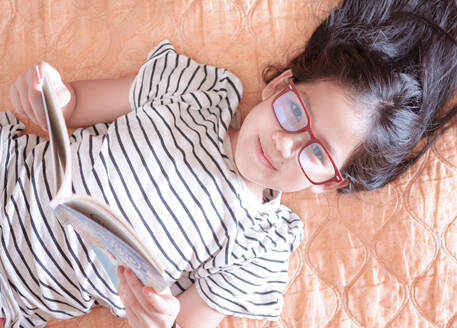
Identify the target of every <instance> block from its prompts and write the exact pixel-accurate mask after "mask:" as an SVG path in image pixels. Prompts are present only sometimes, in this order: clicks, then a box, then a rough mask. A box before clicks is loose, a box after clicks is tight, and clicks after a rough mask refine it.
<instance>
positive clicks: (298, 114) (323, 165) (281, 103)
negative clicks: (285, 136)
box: [273, 91, 335, 183]
mask: <svg viewBox="0 0 457 328" xmlns="http://www.w3.org/2000/svg"><path fill="white" fill-rule="evenodd" d="M273 110H274V112H275V115H276V117H277V119H278V121H279V124H280V125H281V126H282V128H283V129H284V130H286V131H289V132H296V131H299V130H302V129H304V128H305V127H306V126H307V125H308V117H307V115H306V113H305V110H304V109H303V106H302V104H301V102H300V100H299V99H298V97H297V95H296V94H295V92H293V91H287V92H285V93H284V94H282V95H281V96H280V97H278V98H277V99H276V100H275V101H274V103H273ZM298 158H299V162H300V165H301V167H302V169H303V171H304V172H305V173H306V175H307V176H308V178H309V179H310V180H311V181H312V182H315V183H319V182H324V181H326V180H329V179H331V178H332V177H334V176H335V169H334V167H333V164H332V162H331V160H330V158H329V156H328V155H327V152H326V151H325V150H324V148H323V147H322V146H321V145H320V144H319V143H317V142H315V143H312V144H310V145H308V146H306V147H305V148H303V149H302V150H301V151H300V154H299V156H298Z"/></svg>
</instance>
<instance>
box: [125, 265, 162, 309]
mask: <svg viewBox="0 0 457 328" xmlns="http://www.w3.org/2000/svg"><path fill="white" fill-rule="evenodd" d="M124 276H125V280H126V281H127V284H128V285H129V287H130V289H131V292H132V293H133V294H134V295H135V298H136V299H137V301H138V303H139V304H140V305H141V307H142V308H143V310H144V311H146V312H151V311H154V312H158V311H157V310H156V309H155V308H154V307H153V306H151V305H152V304H151V302H150V301H149V299H148V297H147V296H146V295H145V294H144V293H143V288H144V285H143V283H142V282H141V281H140V280H139V279H138V278H137V277H136V275H135V274H134V273H133V272H132V271H131V270H129V269H125V270H124Z"/></svg>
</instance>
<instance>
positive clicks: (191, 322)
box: [117, 267, 225, 328]
mask: <svg viewBox="0 0 457 328" xmlns="http://www.w3.org/2000/svg"><path fill="white" fill-rule="evenodd" d="M117 273H118V278H119V286H118V292H119V296H120V297H121V299H122V302H123V303H124V305H125V309H126V312H127V318H128V321H129V324H130V325H131V326H132V327H135V328H141V327H145V328H146V327H147V328H153V327H154V328H156V327H164V328H165V327H166V328H169V327H171V325H172V323H173V322H174V321H175V320H176V322H177V324H178V327H181V328H193V327H199V328H200V327H203V328H210V327H216V326H217V325H218V324H219V322H220V321H221V320H222V319H223V318H224V316H225V315H224V314H222V313H219V312H217V311H216V310H214V309H212V308H211V307H209V306H208V305H207V304H206V303H205V302H204V301H203V300H202V299H201V297H200V295H199V294H198V291H197V288H196V287H195V285H193V286H192V287H190V288H189V289H187V290H186V291H185V292H183V293H182V294H181V295H179V296H178V297H177V298H176V297H173V296H171V295H159V294H156V293H154V292H153V291H152V289H151V288H150V287H145V286H144V285H143V284H142V283H141V281H140V280H138V278H137V277H136V276H135V274H134V273H132V272H131V271H130V270H128V269H125V268H123V267H119V269H118V272H117ZM178 301H179V302H178Z"/></svg>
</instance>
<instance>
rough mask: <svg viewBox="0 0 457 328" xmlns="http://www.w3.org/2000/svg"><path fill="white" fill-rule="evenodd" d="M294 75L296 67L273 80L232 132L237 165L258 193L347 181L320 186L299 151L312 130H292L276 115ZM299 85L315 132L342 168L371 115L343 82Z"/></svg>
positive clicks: (326, 188) (294, 189)
mask: <svg viewBox="0 0 457 328" xmlns="http://www.w3.org/2000/svg"><path fill="white" fill-rule="evenodd" d="M290 77H291V73H290V71H286V72H284V73H283V74H281V75H280V76H278V77H277V78H276V79H274V80H273V81H271V82H270V83H269V84H268V85H267V86H266V87H265V89H264V90H263V92H262V102H261V103H259V104H258V105H257V106H255V107H254V108H252V110H251V111H250V112H249V113H248V115H247V116H246V118H245V120H244V121H243V124H242V125H241V128H240V130H239V131H236V132H233V133H232V135H231V139H232V148H233V153H234V161H235V164H236V166H237V169H238V171H239V172H240V174H241V176H242V178H243V179H244V181H245V182H246V185H247V186H248V188H250V189H251V191H253V193H254V194H256V195H261V192H262V190H263V189H264V188H271V189H274V190H280V191H283V192H294V191H298V190H303V189H306V188H309V187H312V189H313V191H315V192H322V191H325V190H329V189H334V188H338V187H340V186H341V185H338V184H336V183H329V184H326V185H319V186H316V185H313V184H312V183H311V182H310V181H309V180H308V179H307V178H306V176H305V175H304V174H303V172H302V170H301V168H300V164H299V162H298V154H299V151H300V150H301V149H302V147H303V146H304V145H305V144H306V142H307V141H308V140H309V138H310V135H309V133H308V132H306V131H305V132H302V133H288V132H287V131H285V130H284V129H282V128H281V126H280V125H279V123H278V121H277V119H276V117H275V114H274V112H273V110H272V102H273V100H274V98H275V96H276V95H278V94H279V93H280V92H281V91H282V90H283V89H284V88H285V87H286V86H287V85H288V79H289V78H290ZM296 87H297V90H298V91H299V93H300V95H301V97H302V99H303V101H304V103H305V104H306V107H307V110H308V112H309V114H310V122H311V128H312V130H313V133H314V135H315V136H316V138H318V139H319V140H320V141H321V142H322V143H323V144H324V145H325V146H326V147H327V149H328V150H329V152H330V155H331V157H332V159H333V160H334V162H335V164H336V165H337V166H338V168H341V167H342V166H343V164H344V163H345V161H346V160H347V159H348V158H349V156H350V155H351V153H352V151H353V150H354V149H355V147H356V146H357V145H358V144H360V143H361V142H362V141H363V138H364V134H365V130H366V128H364V127H365V126H366V123H365V120H362V119H361V118H360V116H359V115H357V113H358V110H357V109H356V108H355V105H354V104H353V102H351V101H350V99H349V98H348V95H347V92H346V90H345V89H344V88H343V87H342V86H341V85H340V84H338V83H337V82H334V81H317V82H313V83H307V84H305V83H299V84H296Z"/></svg>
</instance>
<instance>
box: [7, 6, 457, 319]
mask: <svg viewBox="0 0 457 328" xmlns="http://www.w3.org/2000/svg"><path fill="white" fill-rule="evenodd" d="M456 19H457V9H456V4H455V1H454V0H445V1H443V0H441V1H430V0H423V1H419V0H397V1H393V0H392V1H388V0H384V1H368V0H366V1H361V0H354V1H350V0H348V1H345V2H343V4H342V5H341V7H340V8H337V9H335V10H334V11H333V12H332V13H331V14H330V15H329V16H328V17H327V18H326V19H325V20H324V21H323V22H322V23H321V25H320V26H319V27H318V28H317V29H316V31H315V32H314V33H313V35H312V36H311V38H310V40H309V41H308V44H307V46H306V48H305V50H304V52H303V53H301V54H299V55H298V56H297V57H296V58H294V59H293V60H292V61H291V62H290V63H289V64H288V65H287V66H286V67H285V68H280V69H279V68H274V67H270V68H269V69H267V70H266V71H265V75H264V76H265V79H266V81H267V82H268V84H267V85H266V87H265V88H264V89H263V91H262V101H261V102H260V103H259V104H258V105H256V106H255V107H254V108H252V109H251V111H250V112H249V114H248V115H247V117H246V118H245V119H244V121H243V123H242V125H241V126H240V127H239V124H237V123H238V122H237V112H236V107H237V105H238V103H239V101H240V97H241V83H240V81H239V80H238V79H237V78H236V77H235V76H234V75H233V74H231V73H230V72H228V71H227V70H224V69H219V68H215V67H211V66H207V65H201V64H198V63H196V62H195V61H193V60H191V59H189V58H187V57H185V56H182V55H178V54H177V53H176V52H175V50H174V49H173V47H172V46H171V44H169V43H168V42H166V41H164V42H162V43H160V44H159V45H158V46H157V47H156V48H154V49H153V50H152V51H151V52H150V54H149V55H148V59H147V61H146V63H145V64H144V65H143V66H142V67H141V68H140V70H139V72H138V74H137V75H136V77H134V78H133V77H132V78H130V77H128V78H122V79H116V80H103V81H78V82H71V83H64V82H62V81H61V80H60V76H59V74H58V72H57V71H55V70H54V69H53V68H52V67H51V66H49V65H48V64H46V63H41V64H40V69H41V71H42V72H43V71H47V73H48V74H50V75H53V76H54V81H55V88H56V89H57V91H58V93H59V94H60V98H61V101H62V104H63V105H64V109H63V111H64V116H65V118H66V121H67V124H68V126H70V127H85V128H81V129H78V130H76V131H75V132H74V133H73V135H72V138H71V147H72V151H73V153H74V154H73V156H74V159H75V162H74V163H73V172H75V175H74V180H73V188H74V191H75V192H77V193H87V194H90V195H92V196H94V197H99V198H100V199H101V200H103V201H105V202H107V203H109V204H110V206H111V207H113V208H115V209H116V210H117V211H119V213H120V214H122V215H123V216H124V217H125V218H126V219H127V220H128V221H129V222H130V224H131V225H132V227H133V228H134V229H135V230H136V231H137V233H138V234H139V235H140V236H142V238H143V239H144V242H146V243H148V244H149V245H151V249H153V250H155V251H156V255H157V258H158V259H159V260H160V261H161V262H162V263H163V265H164V267H165V273H166V279H168V281H169V283H170V287H171V291H172V294H173V295H175V296H176V298H175V297H173V296H162V295H157V294H154V293H152V291H151V290H150V289H149V288H147V287H144V286H142V284H141V283H140V282H139V281H138V280H137V279H136V277H135V276H133V275H132V274H131V272H130V271H128V270H126V269H124V268H120V269H119V270H118V275H119V279H120V285H119V290H118V292H119V293H117V291H116V290H115V288H114V287H113V286H112V285H111V284H110V283H109V279H107V277H106V276H105V273H104V272H103V270H102V268H101V267H100V265H99V263H98V261H97V259H96V258H95V257H94V255H93V253H92V252H91V251H90V250H89V249H88V248H87V247H86V244H85V242H84V241H83V240H81V239H80V238H79V236H78V235H77V234H76V233H75V232H74V231H73V230H72V229H71V227H65V226H62V225H61V224H60V223H59V221H57V220H56V219H55V218H54V216H53V215H52V213H51V211H50V210H49V209H48V207H47V203H48V202H49V199H50V198H51V197H52V191H50V190H49V187H48V186H49V176H50V174H49V173H50V172H49V166H50V163H49V161H50V159H49V156H50V155H49V150H48V147H49V144H48V143H47V142H46V141H44V140H42V139H40V138H39V137H36V136H30V135H24V136H19V133H20V131H21V130H22V129H23V125H22V124H21V123H20V122H19V121H17V119H16V118H14V116H13V115H11V114H9V113H2V115H1V116H0V147H1V152H0V154H1V155H0V156H1V157H0V165H1V166H0V167H1V170H2V172H3V174H2V175H1V176H2V180H0V183H1V185H2V186H3V187H2V188H3V189H2V194H1V195H0V196H1V201H2V211H1V224H2V226H1V227H2V230H1V238H2V239H1V242H2V243H1V247H2V249H1V252H0V258H1V261H0V270H1V274H0V300H1V301H0V304H1V311H2V316H4V317H5V318H6V325H7V326H40V325H44V324H45V322H46V321H47V320H48V319H49V318H50V317H52V316H54V317H58V318H68V317H70V316H75V315H80V314H82V313H85V312H87V311H89V310H90V307H91V306H92V304H93V303H95V302H97V303H103V304H105V305H108V306H109V307H110V308H111V309H112V311H113V312H114V313H115V314H117V315H120V316H122V315H124V314H125V312H126V314H127V317H128V319H129V322H130V324H131V325H132V326H134V327H170V326H172V324H173V322H174V321H175V319H176V321H177V323H178V325H180V326H182V327H196V326H198V327H205V326H208V327H214V326H216V325H217V323H218V322H220V320H221V319H222V318H223V317H224V315H237V316H244V317H250V318H267V319H272V320H274V319H277V318H278V316H279V314H280V311H281V305H282V297H281V293H282V290H283V288H284V286H285V283H286V279H287V264H288V256H289V254H290V252H291V251H293V250H294V249H295V248H296V247H297V246H298V244H299V243H300V241H301V239H302V224H301V221H300V219H299V218H298V217H297V216H296V215H295V214H294V213H292V212H291V211H290V210H289V209H288V208H286V207H285V206H284V205H282V204H280V203H279V200H280V196H281V192H283V191H287V192H293V191H298V190H302V189H305V188H311V189H312V190H313V191H315V192H322V191H328V190H334V189H338V190H339V191H340V192H354V191H359V190H371V189H375V188H379V187H381V186H383V185H385V184H386V183H388V182H389V181H392V180H393V179H394V178H395V177H397V176H398V175H399V174H401V173H402V172H403V171H404V170H405V169H406V168H407V167H409V166H410V165H411V164H412V163H414V162H415V161H416V160H417V159H418V158H419V157H420V156H421V155H422V154H423V153H424V152H425V151H426V150H427V149H428V148H429V147H430V146H431V144H432V143H433V141H434V140H435V139H436V137H437V136H439V135H440V134H442V133H443V132H444V131H445V130H446V129H447V128H449V127H450V126H451V123H452V122H453V119H454V118H455V114H456V113H457V107H454V108H451V109H450V110H449V111H447V112H443V110H442V107H443V106H444V104H445V103H446V102H447V101H448V100H449V99H450V97H451V95H452V92H453V91H454V90H455V87H456V82H455V78H454V76H455V74H456V64H455V62H454V61H453V59H455V58H456V52H457V47H456V41H455V38H456V35H457V27H456ZM34 72H35V70H34V68H32V69H30V70H29V71H28V72H26V73H24V74H23V75H22V76H20V77H19V78H18V80H17V81H16V82H15V84H14V85H13V86H12V88H11V98H12V102H13V106H14V107H15V109H16V111H17V112H18V113H19V114H22V115H24V116H28V117H29V118H31V119H32V120H33V121H34V122H35V123H37V124H40V125H41V126H43V124H44V115H43V109H42V107H41V103H40V99H39V94H38V89H39V80H40V76H36V75H35V74H34ZM100 122H111V123H109V124H108V123H100ZM230 124H231V126H232V127H230V126H229V125H230ZM43 127H44V126H43ZM44 128H45V127H44ZM423 139H424V140H426V142H425V143H420V141H421V140H423ZM418 147H420V148H419V149H418ZM118 294H119V295H118ZM124 306H125V309H124Z"/></svg>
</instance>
